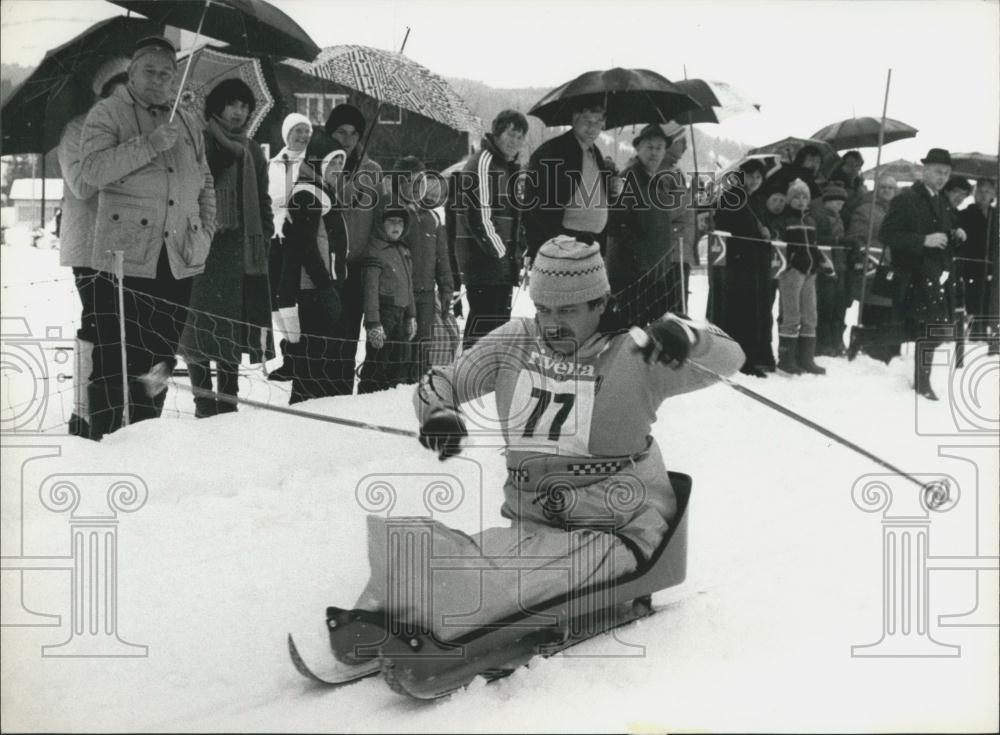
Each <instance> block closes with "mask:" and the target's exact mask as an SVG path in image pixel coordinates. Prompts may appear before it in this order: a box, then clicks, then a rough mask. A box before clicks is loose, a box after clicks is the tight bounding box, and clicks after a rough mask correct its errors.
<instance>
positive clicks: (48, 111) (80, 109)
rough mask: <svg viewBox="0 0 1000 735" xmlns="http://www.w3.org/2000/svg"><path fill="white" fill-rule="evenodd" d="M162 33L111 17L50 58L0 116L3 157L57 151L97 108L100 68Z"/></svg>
mask: <svg viewBox="0 0 1000 735" xmlns="http://www.w3.org/2000/svg"><path fill="white" fill-rule="evenodd" d="M161 30H162V28H161V27H160V26H158V25H157V24H155V23H153V22H152V21H148V20H146V19H145V18H125V17H117V18H109V19H108V20H102V21H101V22H100V23H95V24H94V25H92V26H91V27H90V28H88V29H87V30H85V31H84V32H83V33H81V34H80V35H79V36H76V37H75V38H73V39H72V40H71V41H67V42H66V43H64V44H63V45H62V46H59V47H58V48H55V49H52V50H51V51H49V52H48V53H47V54H45V58H44V59H42V63H41V64H39V65H38V68H37V69H35V71H33V72H32V73H31V76H29V77H28V78H27V79H25V80H24V82H23V83H22V84H21V86H20V87H18V88H17V91H15V92H14V94H13V95H12V96H11V97H10V99H8V100H7V102H6V104H4V106H3V111H2V113H0V128H2V131H3V132H2V136H0V150H2V151H3V154H4V155H5V156H6V155H11V154H15V153H47V152H48V151H50V150H52V149H53V148H55V147H56V146H57V145H58V144H59V137H60V136H61V135H62V131H63V128H64V127H65V126H66V123H68V122H69V121H70V120H72V119H73V118H74V117H76V116H77V115H79V114H82V113H84V112H86V111H87V110H88V109H89V108H90V106H91V105H92V104H93V103H94V93H93V92H92V91H91V81H92V80H93V77H94V73H95V72H96V71H97V69H98V68H99V67H100V65H101V64H102V63H104V62H105V61H107V60H108V59H110V58H112V57H114V56H130V55H131V54H132V47H133V46H134V45H135V42H136V41H138V40H139V39H140V38H143V37H145V36H149V35H152V34H154V33H159V32H161Z"/></svg>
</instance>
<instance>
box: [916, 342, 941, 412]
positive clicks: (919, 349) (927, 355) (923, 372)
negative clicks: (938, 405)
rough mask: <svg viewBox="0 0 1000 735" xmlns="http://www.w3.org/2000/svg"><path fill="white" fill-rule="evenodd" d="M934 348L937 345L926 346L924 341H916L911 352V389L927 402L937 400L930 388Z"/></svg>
mask: <svg viewBox="0 0 1000 735" xmlns="http://www.w3.org/2000/svg"><path fill="white" fill-rule="evenodd" d="M936 348H937V344H930V345H928V344H927V343H926V342H924V341H921V340H917V342H916V344H915V345H914V350H913V352H914V355H913V389H914V390H915V391H916V392H917V394H918V395H921V396H923V397H924V398H926V399H927V400H929V401H936V400H938V397H937V394H936V393H935V392H934V389H933V388H931V364H930V360H931V357H932V355H933V354H934V350H935V349H936Z"/></svg>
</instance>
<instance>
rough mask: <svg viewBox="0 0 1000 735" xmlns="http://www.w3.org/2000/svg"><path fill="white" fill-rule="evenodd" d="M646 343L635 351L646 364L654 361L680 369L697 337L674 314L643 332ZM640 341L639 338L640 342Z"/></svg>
mask: <svg viewBox="0 0 1000 735" xmlns="http://www.w3.org/2000/svg"><path fill="white" fill-rule="evenodd" d="M641 331H643V332H644V333H645V335H646V338H647V340H646V343H645V344H644V345H642V346H640V347H637V348H636V349H638V350H639V352H641V353H642V359H643V360H645V361H646V362H647V363H649V362H652V361H653V360H656V361H657V362H660V363H663V364H664V365H670V364H675V365H676V367H680V366H681V365H683V364H684V361H685V360H687V357H688V355H689V354H690V352H691V348H692V347H694V346H695V344H697V342H698V336H697V334H696V333H695V331H694V330H693V329H691V327H689V326H688V324H687V322H686V321H685V320H683V319H681V318H680V317H678V316H675V315H674V314H667V315H666V316H664V317H663V318H661V319H657V320H656V321H655V322H652V323H651V324H650V325H649V326H648V327H646V329H645V330H641ZM639 341H641V337H640V340H639Z"/></svg>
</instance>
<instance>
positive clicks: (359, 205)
mask: <svg viewBox="0 0 1000 735" xmlns="http://www.w3.org/2000/svg"><path fill="white" fill-rule="evenodd" d="M355 153H356V152H355ZM353 157H354V154H352V158H353ZM350 163H351V161H350V160H349V161H348V164H350ZM348 170H349V175H348V176H346V177H345V186H344V190H343V192H341V193H340V202H341V204H342V205H343V218H344V227H345V237H346V238H347V243H346V245H347V250H346V252H347V260H348V262H349V263H351V264H360V263H361V261H362V260H363V259H364V257H365V252H366V251H367V249H368V244H369V242H370V240H371V237H372V233H373V231H375V230H376V229H378V223H377V222H376V221H375V216H376V214H377V213H378V212H381V207H380V206H379V203H380V201H381V197H382V167H381V166H379V165H378V164H377V163H375V161H373V160H371V159H370V158H368V157H367V156H365V158H364V159H363V160H362V161H361V162H360V163H358V164H357V165H356V166H355V167H351V166H350V165H349V166H348Z"/></svg>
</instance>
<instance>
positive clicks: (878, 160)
mask: <svg viewBox="0 0 1000 735" xmlns="http://www.w3.org/2000/svg"><path fill="white" fill-rule="evenodd" d="M891 83H892V69H889V72H888V74H887V75H886V78H885V99H884V100H883V102H882V122H881V124H880V125H879V129H878V153H877V154H876V156H875V174H874V177H875V179H874V186H873V188H872V208H871V211H870V212H869V213H868V237H867V238H866V239H865V254H864V257H863V258H862V259H861V263H862V266H861V298H860V301H859V302H858V326H859V327H863V326H864V314H865V291H866V290H867V285H868V278H867V277H866V275H865V274H866V273H867V271H868V253H869V251H870V250H871V247H872V236H873V235H874V234H875V200H876V199H877V198H878V170H879V167H880V166H881V165H882V143H883V140H884V138H885V116H886V112H887V111H888V109H889V85H890V84H891ZM883 247H885V245H884V244H883Z"/></svg>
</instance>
